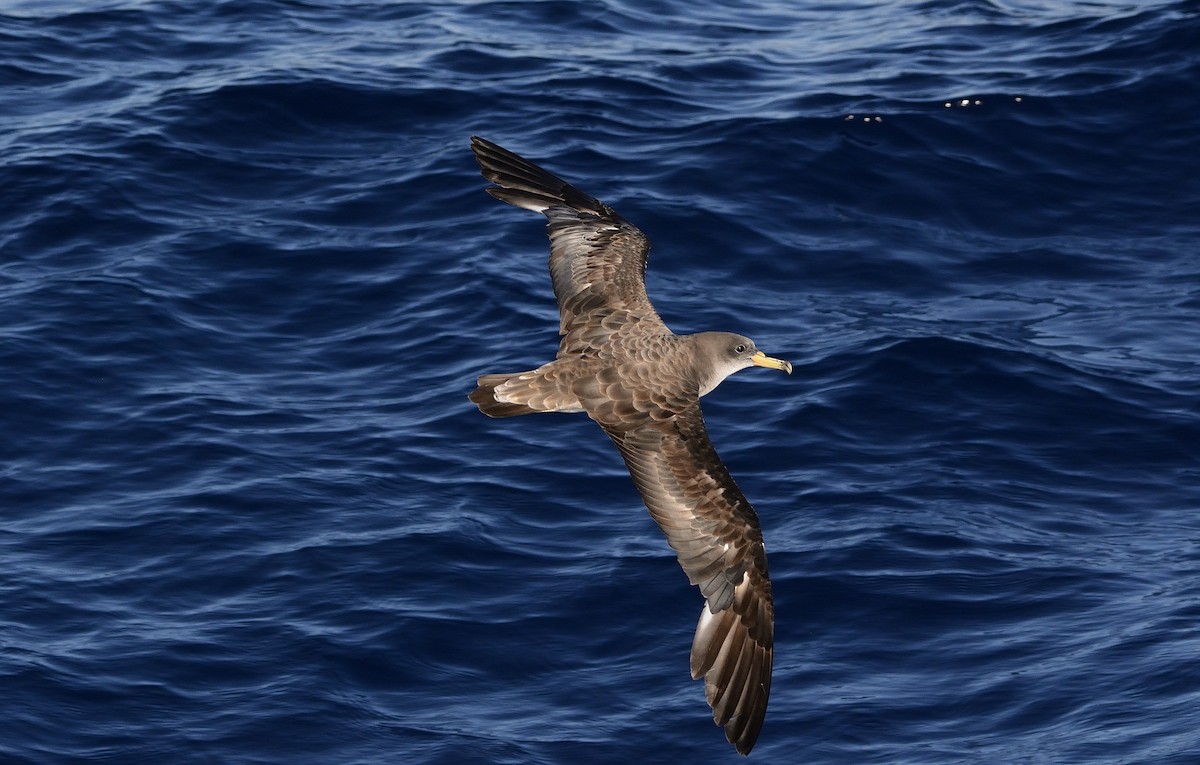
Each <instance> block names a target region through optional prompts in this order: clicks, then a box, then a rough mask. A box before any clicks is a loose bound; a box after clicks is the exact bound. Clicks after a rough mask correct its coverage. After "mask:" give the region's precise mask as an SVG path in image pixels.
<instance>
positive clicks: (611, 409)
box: [469, 136, 792, 754]
mask: <svg viewBox="0 0 1200 765" xmlns="http://www.w3.org/2000/svg"><path fill="white" fill-rule="evenodd" d="M471 150H472V151H473V152H474V153H475V159H476V161H478V162H479V167H480V169H481V171H482V173H483V176H484V177H485V178H487V179H488V180H489V181H491V182H492V183H494V184H495V185H494V186H491V187H489V188H488V189H487V192H488V193H489V194H491V195H492V196H493V197H495V198H496V199H499V200H500V201H502V202H507V203H509V204H511V205H515V206H517V207H523V208H525V209H527V210H533V211H535V212H540V213H542V214H543V215H545V216H546V219H547V221H548V223H547V226H546V228H547V230H548V232H549V236H550V277H551V281H552V282H553V285H554V295H555V297H556V298H557V299H558V309H559V318H560V325H559V333H560V334H561V335H562V340H561V341H560V343H559V346H558V354H557V355H556V356H555V358H554V360H553V361H551V362H550V363H548V364H543V365H542V366H540V367H538V368H537V369H534V370H532V371H529V372H517V373H513V374H485V375H481V376H480V377H479V387H478V388H476V389H475V391H474V392H472V393H471V394H470V396H469V398H470V399H471V401H472V402H474V403H475V404H476V405H477V406H478V407H479V409H480V411H482V412H483V413H484V414H486V415H488V416H489V417H514V416H516V415H521V414H532V413H534V412H586V413H587V415H588V416H589V417H591V418H592V419H593V420H595V421H596V423H597V424H599V425H600V427H601V428H603V429H604V432H605V433H607V434H608V437H609V438H611V439H612V441H613V443H614V444H616V446H617V449H618V450H619V451H620V453H621V456H622V457H623V458H624V460H625V465H626V466H627V467H628V468H629V473H630V475H632V476H633V482H634V484H635V485H636V486H637V489H638V491H639V492H641V495H642V499H643V500H645V502H646V507H647V508H648V509H649V510H650V515H651V517H653V518H654V520H655V521H656V522H657V523H658V525H659V527H660V528H661V529H662V531H663V533H664V534H665V535H666V537H667V542H668V543H670V545H671V547H672V548H673V549H674V550H675V554H676V555H677V557H678V558H679V565H681V566H682V567H683V570H684V571H685V572H686V573H687V576H688V579H689V580H691V583H692V584H694V585H696V586H697V587H699V588H700V592H701V593H702V594H703V595H704V600H705V605H704V607H703V608H702V609H701V611H700V621H699V623H698V624H697V625H696V635H695V638H694V639H693V641H692V654H691V669H692V678H693V679H698V678H700V677H701V676H703V677H704V694H705V697H706V698H707V699H708V703H709V706H711V707H712V713H713V720H714V721H715V722H716V724H717V725H720V726H723V727H724V729H725V737H726V738H727V739H729V742H730V743H731V744H733V745H734V747H736V748H737V750H738V751H739V752H741V753H742V754H748V753H749V752H750V749H751V748H752V747H753V746H754V742H755V741H756V740H757V739H758V734H759V731H760V730H761V729H762V723H763V717H764V716H765V715H766V712H767V698H768V696H769V695H770V692H771V661H772V656H773V651H774V647H773V646H774V635H775V607H774V605H773V604H772V602H771V581H770V579H769V578H768V577H767V554H766V550H765V548H764V547H763V538H762V529H761V527H760V526H759V523H758V516H757V515H756V514H755V512H754V508H752V507H750V503H749V502H748V501H747V500H746V497H745V495H743V494H742V492H741V490H740V489H738V487H737V484H736V483H734V482H733V478H732V477H731V476H730V475H729V470H728V469H726V467H725V465H724V464H723V463H722V462H721V459H720V458H719V457H718V456H717V452H716V450H715V449H713V445H712V442H711V441H710V440H709V438H708V431H707V430H706V429H705V427H704V417H703V416H702V414H701V413H700V397H701V396H703V395H705V394H706V393H710V392H711V391H712V390H713V389H714V388H716V387H717V385H719V384H720V383H721V381H722V380H724V379H725V378H726V377H728V376H729V375H731V374H733V373H734V372H736V371H738V370H739V369H745V368H746V367H749V366H752V365H753V366H760V367H769V368H771V369H781V370H783V371H785V372H787V373H788V374H791V372H792V365H791V364H789V363H788V362H786V361H783V360H781V359H775V358H771V357H770V356H767V355H766V354H764V353H763V352H762V351H760V350H758V348H757V347H755V345H754V342H753V341H752V340H750V338H748V337H743V336H742V335H735V334H732V333H729V332H700V333H698V334H694V335H676V334H675V333H673V332H672V331H671V330H670V329H668V328H667V326H666V324H664V323H663V321H662V319H660V318H659V316H658V313H657V312H655V310H654V306H652V305H651V304H650V299H649V298H648V297H647V296H646V285H645V273H646V257H647V254H648V252H649V250H650V242H649V241H648V240H647V239H646V236H645V235H644V234H643V233H642V232H641V231H640V230H638V228H637V227H636V226H634V225H633V224H631V223H630V222H629V221H627V220H625V219H624V218H622V217H621V216H620V215H618V214H617V213H616V212H615V211H614V210H613V209H612V208H610V207H609V206H608V205H606V204H604V203H602V202H600V201H599V200H597V199H595V198H593V197H591V196H589V195H587V194H585V193H583V192H581V191H579V190H578V189H576V188H575V187H574V186H571V185H570V184H568V183H567V182H566V181H563V180H562V179H561V178H558V177H556V176H554V175H552V174H550V173H549V172H547V171H545V170H543V169H542V168H540V167H538V166H537V165H535V164H533V163H532V162H530V161H529V160H527V159H524V158H523V157H520V156H518V155H516V154H514V153H512V152H511V151H508V150H507V149H504V148H502V147H500V146H497V145H496V144H494V143H492V142H491V141H485V140H484V139H482V138H479V137H475V136H473V137H472V138H471Z"/></svg>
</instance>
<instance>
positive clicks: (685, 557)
mask: <svg viewBox="0 0 1200 765" xmlns="http://www.w3.org/2000/svg"><path fill="white" fill-rule="evenodd" d="M605 430H606V432H607V433H608V435H609V437H610V438H612V440H613V442H614V443H616V445H617V448H618V449H620V451H621V456H623V457H624V458H625V464H626V465H627V466H628V467H629V472H630V474H631V475H632V476H633V480H634V483H635V484H636V485H637V487H638V490H639V491H640V492H641V493H642V497H643V498H644V499H645V501H646V507H647V508H649V510H650V515H651V516H652V517H653V518H654V520H655V521H657V522H658V525H659V526H660V527H661V528H662V530H663V533H664V534H666V535H667V541H668V542H670V544H671V547H672V548H674V550H675V553H676V555H677V556H678V558H679V564H680V565H681V566H683V570H684V571H685V572H686V573H687V575H688V579H690V580H691V582H692V584H694V585H697V586H698V587H699V588H700V591H701V592H702V593H703V594H704V598H705V601H706V603H705V606H704V608H703V609H702V610H701V612H700V622H699V624H697V625H696V636H695V638H694V640H693V642H692V657H691V668H692V677H693V678H698V677H700V676H701V675H704V691H705V696H706V697H707V699H708V703H709V705H710V706H711V707H712V710H713V720H714V721H715V722H716V723H717V725H722V726H724V728H725V737H726V738H728V739H729V741H730V743H732V744H733V745H734V746H735V747H737V750H738V751H739V752H741V753H742V754H747V753H748V752H749V751H750V748H751V747H753V746H754V742H755V740H756V739H757V738H758V733H759V730H760V729H761V728H762V722H763V717H764V716H765V715H766V712H767V699H768V697H769V696H770V693H771V663H772V658H773V654H774V643H775V607H774V605H773V603H772V601H771V581H770V579H769V578H768V576H767V554H766V550H765V548H764V547H763V539H762V530H761V528H760V527H759V524H758V516H757V515H756V514H755V512H754V509H753V508H752V507H750V503H749V502H747V501H746V497H745V496H744V495H743V494H742V492H741V490H740V489H738V487H737V484H735V483H734V482H733V478H732V477H731V476H730V475H729V471H728V470H727V469H726V468H725V465H724V464H723V463H722V462H721V460H720V458H719V457H717V453H716V450H714V449H713V446H712V442H711V441H709V438H708V433H707V431H706V430H705V427H704V419H703V417H702V416H701V414H700V404H699V402H697V403H696V404H694V405H693V406H691V407H689V408H688V409H686V410H685V411H683V412H680V413H679V414H677V415H676V416H675V417H673V418H671V419H669V420H665V421H647V422H646V423H645V424H643V425H642V426H640V427H638V428H636V429H633V430H624V431H622V430H617V429H615V428H613V429H609V428H605Z"/></svg>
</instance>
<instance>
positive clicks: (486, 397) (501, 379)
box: [467, 375, 538, 417]
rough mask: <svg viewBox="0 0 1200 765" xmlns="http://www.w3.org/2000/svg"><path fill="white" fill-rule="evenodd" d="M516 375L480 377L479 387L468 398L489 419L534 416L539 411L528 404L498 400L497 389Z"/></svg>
mask: <svg viewBox="0 0 1200 765" xmlns="http://www.w3.org/2000/svg"><path fill="white" fill-rule="evenodd" d="M514 376H515V375H480V376H479V387H478V388H476V389H475V390H474V391H472V392H471V394H470V395H469V396H467V398H469V399H471V401H472V403H474V404H475V406H477V407H479V411H481V412H483V413H484V414H486V415H487V416H488V417H516V416H517V415H520V414H533V413H535V412H537V411H538V410H537V409H534V408H532V407H530V406H529V405H528V404H515V403H512V402H510V401H500V400H498V399H497V398H496V387H497V386H498V385H503V384H504V383H506V382H508V379H509V378H510V377H514Z"/></svg>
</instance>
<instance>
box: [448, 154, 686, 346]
mask: <svg viewBox="0 0 1200 765" xmlns="http://www.w3.org/2000/svg"><path fill="white" fill-rule="evenodd" d="M471 150H472V151H473V152H475V160H476V161H477V162H478V163H479V167H480V170H481V172H482V173H483V176H484V177H485V178H487V179H488V180H489V181H491V182H492V183H494V184H496V185H495V186H492V187H490V188H489V189H488V190H487V191H488V193H489V194H491V195H492V196H493V197H495V198H496V199H499V200H501V201H504V202H508V203H509V204H512V205H516V206H517V207H524V208H525V209H528V210H534V211H536V212H540V213H543V214H544V215H545V216H546V218H547V220H548V221H549V223H548V224H547V226H546V228H547V231H548V232H549V234H550V278H551V281H552V282H553V284H554V295H555V297H556V298H557V299H558V310H559V319H560V325H559V331H560V332H561V334H563V335H566V337H564V338H563V340H562V346H561V349H562V350H563V351H567V350H571V351H573V352H575V353H586V352H587V350H588V349H590V348H594V347H595V346H596V345H601V344H603V342H604V338H606V337H607V336H608V334H610V333H611V332H612V331H615V328H616V327H617V326H619V325H620V324H622V323H625V322H627V321H652V322H656V323H657V324H658V325H659V326H662V319H660V318H659V316H658V314H657V313H656V312H655V310H654V307H653V306H652V305H650V299H649V298H648V297H646V284H645V281H644V276H645V273H646V257H647V255H648V253H649V251H650V242H649V240H647V239H646V236H645V235H644V234H643V233H642V232H641V231H640V230H638V228H637V227H636V226H634V225H633V224H631V223H630V222H629V221H627V220H625V219H624V218H622V217H621V216H620V215H618V214H617V213H616V212H615V211H614V210H613V209H612V208H610V207H609V206H608V205H606V204H604V203H603V202H601V201H599V200H598V199H595V198H594V197H592V196H589V195H588V194H585V193H583V192H582V191H580V190H578V189H576V188H575V187H574V186H572V185H570V184H569V183H567V182H566V181H564V180H562V179H561V178H559V177H557V176H555V175H552V174H551V173H548V172H546V171H545V170H543V169H542V168H540V167H538V166H537V165H535V164H533V163H532V162H530V161H529V160H527V159H525V158H523V157H520V156H518V155H516V154H514V153H512V152H511V151H509V150H507V149H505V148H503V147H501V146H498V145H496V144H494V143H492V142H491V141H486V140H484V139H482V138H479V137H478V136H472V137H471ZM605 319H609V321H604V320H605ZM663 329H664V331H665V329H666V328H665V327H663Z"/></svg>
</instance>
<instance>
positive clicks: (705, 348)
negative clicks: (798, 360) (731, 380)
mask: <svg viewBox="0 0 1200 765" xmlns="http://www.w3.org/2000/svg"><path fill="white" fill-rule="evenodd" d="M688 339H689V340H690V341H691V343H692V348H693V351H694V353H695V358H696V367H695V373H696V378H697V380H698V381H699V383H700V395H701V396H703V395H705V394H707V393H709V392H710V391H712V389H713V388H715V387H717V386H718V385H720V384H721V381H722V380H724V379H725V378H726V377H729V375H731V374H733V373H734V372H736V371H738V370H739V369H745V368H746V367H749V366H758V367H769V368H771V369H782V370H783V371H784V372H787V373H788V374H789V375H790V374H791V373H792V365H791V364H789V363H788V362H786V361H784V360H783V359H773V358H771V357H770V356H768V355H766V354H765V353H763V352H762V351H760V350H759V349H758V346H756V345H755V344H754V341H753V340H751V339H750V338H748V337H746V336H744V335H735V334H734V333H732V332H700V333H698V334H695V335H691V336H689V338H688Z"/></svg>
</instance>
